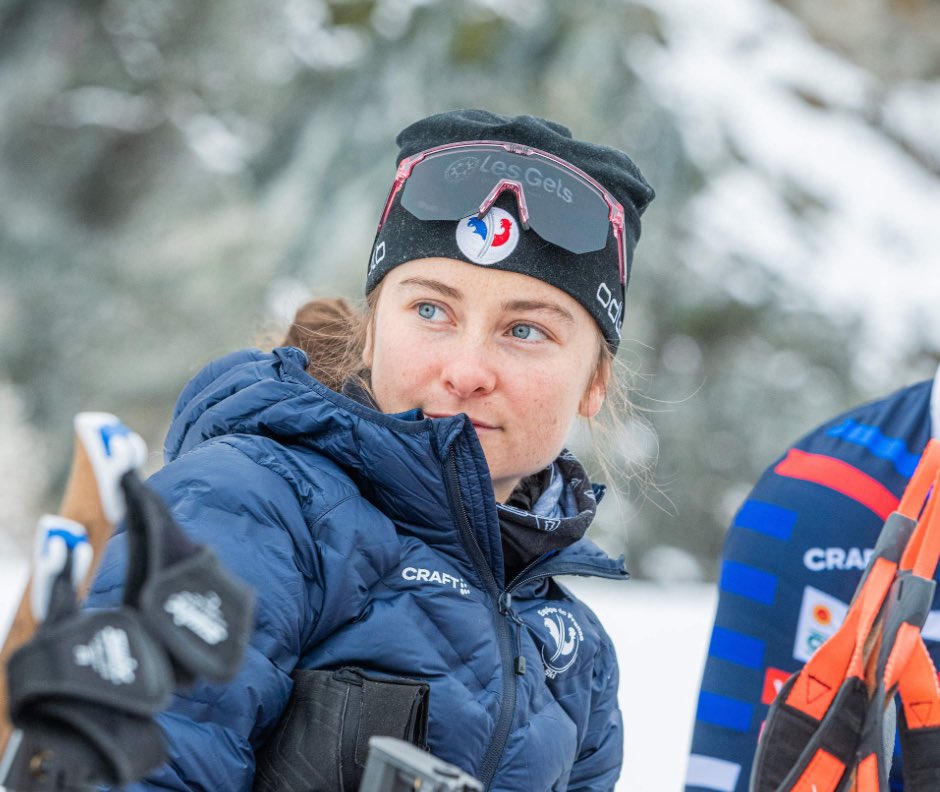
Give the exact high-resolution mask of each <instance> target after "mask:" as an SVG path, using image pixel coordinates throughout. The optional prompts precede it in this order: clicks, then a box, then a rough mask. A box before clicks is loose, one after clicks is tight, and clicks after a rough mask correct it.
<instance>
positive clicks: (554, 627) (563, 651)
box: [538, 607, 584, 679]
mask: <svg viewBox="0 0 940 792" xmlns="http://www.w3.org/2000/svg"><path fill="white" fill-rule="evenodd" d="M538 614H539V616H541V617H542V620H543V624H544V625H545V628H546V629H547V630H548V634H549V636H550V639H549V640H548V641H546V642H545V645H544V646H543V647H542V664H543V665H544V666H545V676H547V677H548V678H549V679H554V678H555V677H556V676H558V675H559V674H562V673H564V672H565V671H567V670H568V669H569V668H571V666H572V665H574V661H575V659H577V657H578V648H579V647H580V646H581V642H582V641H583V640H584V633H583V632H582V631H581V625H580V624H578V621H577V619H575V617H574V616H572V615H571V614H570V613H569V612H568V611H566V610H562V609H561V608H555V607H548V608H542V610H540V611H539V612H538Z"/></svg>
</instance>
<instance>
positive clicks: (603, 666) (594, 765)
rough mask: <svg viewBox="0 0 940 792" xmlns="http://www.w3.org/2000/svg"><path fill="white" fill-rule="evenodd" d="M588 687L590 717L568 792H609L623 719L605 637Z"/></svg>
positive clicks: (614, 665)
mask: <svg viewBox="0 0 940 792" xmlns="http://www.w3.org/2000/svg"><path fill="white" fill-rule="evenodd" d="M604 639H605V640H604V643H603V644H602V646H601V649H600V652H599V655H598V658H597V662H596V664H595V666H594V677H593V681H592V687H591V714H590V718H589V720H588V726H587V730H586V732H585V735H584V739H583V740H582V742H581V749H580V751H579V753H578V758H577V759H576V760H575V763H574V767H572V769H571V776H570V777H569V780H568V790H569V792H588V791H590V792H610V790H612V789H613V788H614V786H615V785H616V783H617V778H618V777H619V776H620V766H621V764H622V763H623V719H622V717H621V715H620V707H619V705H618V703H617V691H618V688H619V682H620V676H619V671H618V668H617V657H616V655H615V654H614V648H613V645H612V644H611V642H610V639H609V638H608V637H607V636H606V635H605V636H604Z"/></svg>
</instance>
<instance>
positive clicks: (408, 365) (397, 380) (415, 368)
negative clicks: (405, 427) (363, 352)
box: [372, 344, 434, 412]
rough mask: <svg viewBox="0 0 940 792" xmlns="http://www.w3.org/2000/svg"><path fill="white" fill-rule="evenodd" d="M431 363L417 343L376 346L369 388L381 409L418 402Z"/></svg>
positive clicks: (430, 372)
mask: <svg viewBox="0 0 940 792" xmlns="http://www.w3.org/2000/svg"><path fill="white" fill-rule="evenodd" d="M433 371H434V364H433V361H432V360H431V359H430V358H429V356H428V355H427V353H426V352H425V351H424V350H422V349H421V348H420V345H413V344H387V345H378V346H376V349H375V355H374V357H373V361H372V389H373V392H374V393H375V398H376V400H377V401H378V403H379V406H380V407H381V408H382V412H402V411H404V410H410V409H411V408H413V407H418V406H420V405H421V399H420V398H419V397H420V395H421V394H422V393H423V392H424V391H425V390H426V388H427V384H428V382H430V380H431V378H432V377H433Z"/></svg>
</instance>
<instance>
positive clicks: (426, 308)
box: [418, 302, 440, 319]
mask: <svg viewBox="0 0 940 792" xmlns="http://www.w3.org/2000/svg"><path fill="white" fill-rule="evenodd" d="M439 310H440V309H439V308H438V307H437V306H436V305H435V304H434V303H426V302H425V303H418V316H420V317H421V318H422V319H435V318H436V317H437V313H438V311H439Z"/></svg>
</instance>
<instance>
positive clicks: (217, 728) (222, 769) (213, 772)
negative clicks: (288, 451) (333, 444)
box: [89, 442, 322, 790]
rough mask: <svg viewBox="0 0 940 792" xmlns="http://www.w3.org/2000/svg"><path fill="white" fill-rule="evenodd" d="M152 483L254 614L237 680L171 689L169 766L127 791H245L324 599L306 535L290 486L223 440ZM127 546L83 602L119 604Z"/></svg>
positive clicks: (119, 543) (163, 720)
mask: <svg viewBox="0 0 940 792" xmlns="http://www.w3.org/2000/svg"><path fill="white" fill-rule="evenodd" d="M149 483H150V485H151V486H152V487H153V488H154V489H155V490H156V491H157V492H158V493H159V494H160V495H161V496H162V497H163V498H164V500H165V501H166V502H167V504H168V505H169V507H170V509H171V511H172V512H173V515H174V517H175V518H176V519H177V521H178V522H179V524H180V525H181V526H182V527H183V529H184V530H185V531H186V532H187V534H189V535H190V536H191V537H192V538H193V539H194V540H195V541H197V542H201V543H205V544H208V545H210V546H211V547H212V548H213V549H214V551H215V552H216V553H217V555H218V557H219V560H220V561H221V563H222V564H223V565H224V566H225V568H226V569H228V570H229V571H230V572H231V573H233V574H234V575H235V576H236V577H237V578H239V579H241V580H243V581H245V582H246V583H248V584H249V585H251V586H253V587H254V589H255V591H256V593H257V615H256V622H255V627H254V631H253V634H252V637H251V641H250V645H249V647H248V650H247V653H246V657H245V661H244V666H243V668H242V670H241V672H240V673H239V675H238V676H237V677H236V679H235V680H234V681H232V682H230V683H228V684H223V685H219V684H214V685H207V684H203V685H197V686H196V687H195V688H194V689H191V690H188V691H184V692H182V693H178V694H177V695H174V697H173V700H172V702H171V705H170V707H169V709H168V710H167V711H166V712H165V713H163V714H161V715H160V716H159V717H158V722H159V723H160V725H161V727H162V728H163V730H164V732H165V734H166V737H167V743H168V749H169V759H168V762H167V763H166V764H165V765H164V766H163V767H162V768H160V769H159V770H157V771H156V772H155V773H154V774H153V775H152V776H151V777H150V778H149V779H148V780H147V781H146V782H142V783H141V784H139V785H135V787H133V788H134V789H139V790H143V789H173V790H206V789H227V790H249V789H250V788H251V785H252V778H253V775H254V748H255V747H257V746H258V745H259V744H260V742H261V741H262V740H263V739H264V737H265V735H266V734H267V733H268V731H269V730H270V728H271V727H273V725H274V724H275V723H276V722H277V720H278V718H279V717H280V715H281V712H282V710H283V708H284V706H285V705H286V703H287V699H288V697H289V694H290V690H291V681H290V673H291V671H292V669H293V668H294V666H295V665H296V663H297V659H298V657H299V654H300V651H301V647H302V646H303V642H304V639H305V637H306V636H309V634H310V632H311V630H312V625H314V624H315V623H316V619H317V616H318V612H317V609H318V607H319V603H320V602H321V601H322V591H321V587H320V582H319V581H320V580H321V576H320V575H319V573H318V569H317V563H316V553H315V552H314V547H313V542H312V539H311V536H310V529H309V527H308V525H307V523H306V521H305V518H304V514H303V512H302V510H301V504H300V501H299V499H298V497H297V495H296V493H295V492H294V490H293V488H292V487H291V486H290V485H289V484H288V483H287V481H286V480H285V479H284V478H283V477H281V476H280V475H278V474H277V473H275V472H272V470H271V469H269V468H268V467H266V466H262V465H259V464H257V463H256V462H254V461H252V460H251V459H249V458H248V457H247V456H245V455H244V454H243V453H242V452H241V451H239V450H236V449H235V448H233V447H232V446H230V445H228V444H226V443H225V442H215V443H210V444H207V445H205V446H203V447H200V448H198V449H195V450H194V451H192V452H190V453H188V454H186V455H184V456H183V457H181V458H180V459H178V460H176V461H175V462H173V463H171V464H169V465H168V466H167V467H165V468H163V470H161V471H160V472H159V473H157V474H156V475H155V476H154V477H153V478H152V479H151V480H150V482H149ZM124 540H125V536H124V534H123V533H120V532H119V533H118V534H117V535H116V536H115V537H114V538H112V540H111V541H110V543H109V546H108V549H107V552H106V554H105V557H104V559H103V562H102V568H101V571H100V572H99V574H98V577H97V579H96V581H95V584H94V586H93V589H92V592H91V595H90V597H89V604H90V605H92V606H110V605H116V604H118V601H119V600H120V594H121V588H122V583H123V578H124V574H125V564H126V543H125V541H124Z"/></svg>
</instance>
